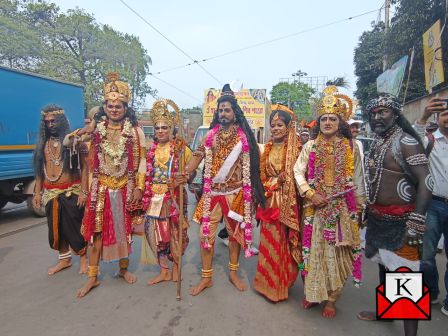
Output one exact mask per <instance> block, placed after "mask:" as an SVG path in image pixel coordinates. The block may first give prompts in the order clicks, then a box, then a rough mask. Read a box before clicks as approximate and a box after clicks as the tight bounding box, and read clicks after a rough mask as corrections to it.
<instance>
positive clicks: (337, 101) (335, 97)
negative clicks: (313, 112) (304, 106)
mask: <svg viewBox="0 0 448 336" xmlns="http://www.w3.org/2000/svg"><path fill="white" fill-rule="evenodd" d="M323 94H324V97H323V98H322V99H321V101H320V102H319V105H318V107H317V115H318V116H319V117H320V116H321V115H324V114H336V115H338V116H339V117H341V119H342V120H344V121H347V120H348V119H350V116H351V115H352V112H353V102H352V100H351V99H350V97H349V96H347V95H345V94H342V93H339V92H338V88H337V87H336V86H334V85H332V86H327V87H326V88H325V89H324V90H323Z"/></svg>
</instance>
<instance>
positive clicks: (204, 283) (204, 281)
mask: <svg viewBox="0 0 448 336" xmlns="http://www.w3.org/2000/svg"><path fill="white" fill-rule="evenodd" d="M212 286H213V281H212V278H201V281H199V283H198V284H197V285H196V286H194V287H191V288H190V294H191V295H193V296H196V295H198V294H200V293H201V292H202V291H203V290H204V289H206V288H210V287H212Z"/></svg>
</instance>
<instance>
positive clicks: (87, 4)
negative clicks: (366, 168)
mask: <svg viewBox="0 0 448 336" xmlns="http://www.w3.org/2000/svg"><path fill="white" fill-rule="evenodd" d="M123 1H124V2H126V3H127V4H128V5H129V6H130V7H131V8H133V9H134V10H135V11H136V12H138V13H139V14H140V15H141V16H142V17H143V18H144V19H145V20H147V21H148V22H150V23H151V24H152V25H154V26H155V27H156V28H157V29H158V30H159V31H161V32H162V33H163V34H164V35H165V36H167V37H168V38H169V39H170V40H171V41H173V42H174V43H175V44H176V45H178V46H179V47H180V48H181V49H182V50H184V51H185V52H186V53H187V54H189V55H191V56H192V57H193V58H194V59H198V60H200V59H204V58H209V57H212V56H215V55H220V54H223V53H226V52H228V51H232V50H235V49H239V48H244V47H247V46H250V45H253V44H256V43H259V42H264V41H268V40H272V39H276V38H279V37H282V36H285V35H289V34H293V33H297V32H301V31H304V30H308V29H311V28H314V27H317V26H321V25H325V24H329V23H332V22H335V21H339V20H343V19H347V18H348V17H352V16H356V15H359V14H362V13H365V12H368V11H371V10H375V9H379V8H380V7H381V6H382V4H383V2H382V1H380V0H362V1H360V0H339V1H330V0H321V1H308V0H307V1H305V0H289V1H286V0H276V1H269V0H259V1H252V0H239V1H236V0H225V1H222V0H221V1H199V0H164V1H162V0H153V1H137V0H123ZM54 2H55V3H56V4H57V5H58V6H59V7H60V8H61V9H62V10H64V11H65V10H67V9H69V8H75V7H79V8H83V9H85V10H86V11H87V12H88V13H91V14H93V15H94V16H95V18H96V20H97V22H98V23H101V24H108V25H110V26H112V27H113V28H114V29H116V30H118V31H121V32H126V33H129V34H133V35H136V36H138V37H139V38H140V41H141V42H142V44H143V46H144V47H145V48H146V49H147V51H148V54H149V55H150V57H151V59H152V65H151V66H150V71H151V72H153V73H156V72H158V71H162V70H164V69H169V68H172V67H176V66H181V65H185V64H187V63H190V62H191V61H190V59H189V58H187V56H185V55H184V54H182V53H181V52H180V51H179V50H177V49H176V48H175V47H173V46H172V45H171V44H169V42H167V41H166V40H165V39H164V38H163V37H162V36H160V35H159V34H158V33H157V32H155V31H154V30H153V29H152V28H150V27H149V26H148V25H147V24H146V23H145V22H144V21H143V20H142V19H141V18H139V17H138V16H137V15H136V14H134V13H133V12H132V11H131V10H130V9H128V8H127V7H126V6H125V5H124V4H123V3H121V1H120V0H94V1H93V0H58V1H54ZM377 19H378V11H375V12H373V13H370V14H367V15H364V16H361V17H358V18H353V19H352V20H346V21H343V22H340V23H337V24H334V25H331V26H328V27H324V28H320V29H317V30H314V31H311V32H305V33H301V34H299V35H296V36H293V37H290V38H287V39H283V40H279V41H276V42H273V43H269V44H265V45H262V46H259V47H256V48H252V49H248V50H244V51H241V52H238V53H234V54H231V55H228V56H224V57H220V58H216V59H213V60H210V61H208V62H205V63H202V65H203V66H204V67H205V68H206V69H207V70H208V71H209V72H210V73H211V74H212V76H213V77H216V78H217V79H218V80H219V81H220V82H221V84H220V83H219V82H217V81H216V80H215V79H214V78H213V77H212V76H210V75H208V74H207V73H206V72H205V71H203V70H202V69H201V68H200V67H198V66H197V65H194V66H190V67H183V68H181V69H178V70H174V71H170V72H165V73H162V74H160V75H158V76H159V77H160V78H161V79H163V80H164V81H166V82H168V83H170V84H172V85H174V86H176V87H178V88H180V89H182V90H183V91H185V92H187V93H188V94H189V95H186V94H183V93H181V92H179V91H177V90H175V89H174V88H172V87H170V86H169V85H167V84H165V83H163V82H161V81H159V80H157V79H156V78H154V77H151V76H148V78H147V81H148V82H149V84H150V86H151V87H153V88H156V89H157V90H158V93H159V96H160V97H164V98H170V99H172V100H174V101H175V102H176V103H177V104H178V105H179V106H180V107H183V108H188V107H192V106H198V105H200V104H201V103H202V97H203V92H204V90H205V89H207V88H211V87H213V88H221V87H222V83H227V82H231V81H233V80H239V81H240V82H242V83H243V85H244V87H245V88H261V89H267V90H268V91H270V90H271V88H272V86H273V85H275V84H276V83H278V80H279V78H284V77H291V74H292V73H293V72H296V71H297V70H298V69H300V70H302V71H304V72H306V73H308V75H310V76H328V77H329V78H334V77H337V76H345V77H346V78H347V79H348V80H349V82H350V85H351V88H350V92H353V91H354V90H355V89H356V84H355V83H356V78H355V75H354V65H353V52H354V48H355V47H356V45H357V44H358V41H359V37H360V35H361V34H362V32H363V31H366V30H369V29H371V23H372V21H376V20H377ZM190 96H193V97H195V98H196V99H195V98H192V97H190ZM152 102H153V99H152V98H150V97H148V99H147V104H148V105H150V104H152Z"/></svg>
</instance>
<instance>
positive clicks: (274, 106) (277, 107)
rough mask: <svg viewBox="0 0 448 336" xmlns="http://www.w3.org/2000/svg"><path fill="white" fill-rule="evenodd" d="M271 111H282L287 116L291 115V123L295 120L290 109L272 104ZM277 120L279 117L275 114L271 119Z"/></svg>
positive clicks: (294, 115)
mask: <svg viewBox="0 0 448 336" xmlns="http://www.w3.org/2000/svg"><path fill="white" fill-rule="evenodd" d="M271 111H283V112H286V113H288V114H289V115H291V119H292V120H293V121H295V120H296V114H295V113H294V111H293V110H291V109H290V108H288V107H286V106H285V105H281V104H272V105H271ZM278 118H280V117H279V115H278V113H276V114H275V115H274V117H273V118H272V119H274V120H277V119H278Z"/></svg>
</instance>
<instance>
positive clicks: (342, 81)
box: [325, 77, 350, 89]
mask: <svg viewBox="0 0 448 336" xmlns="http://www.w3.org/2000/svg"><path fill="white" fill-rule="evenodd" d="M325 85H327V86H330V85H335V86H339V87H342V88H345V89H348V88H349V87H350V84H349V82H348V80H347V79H346V78H345V77H336V78H333V79H331V80H329V81H327V82H326V83H325Z"/></svg>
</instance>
